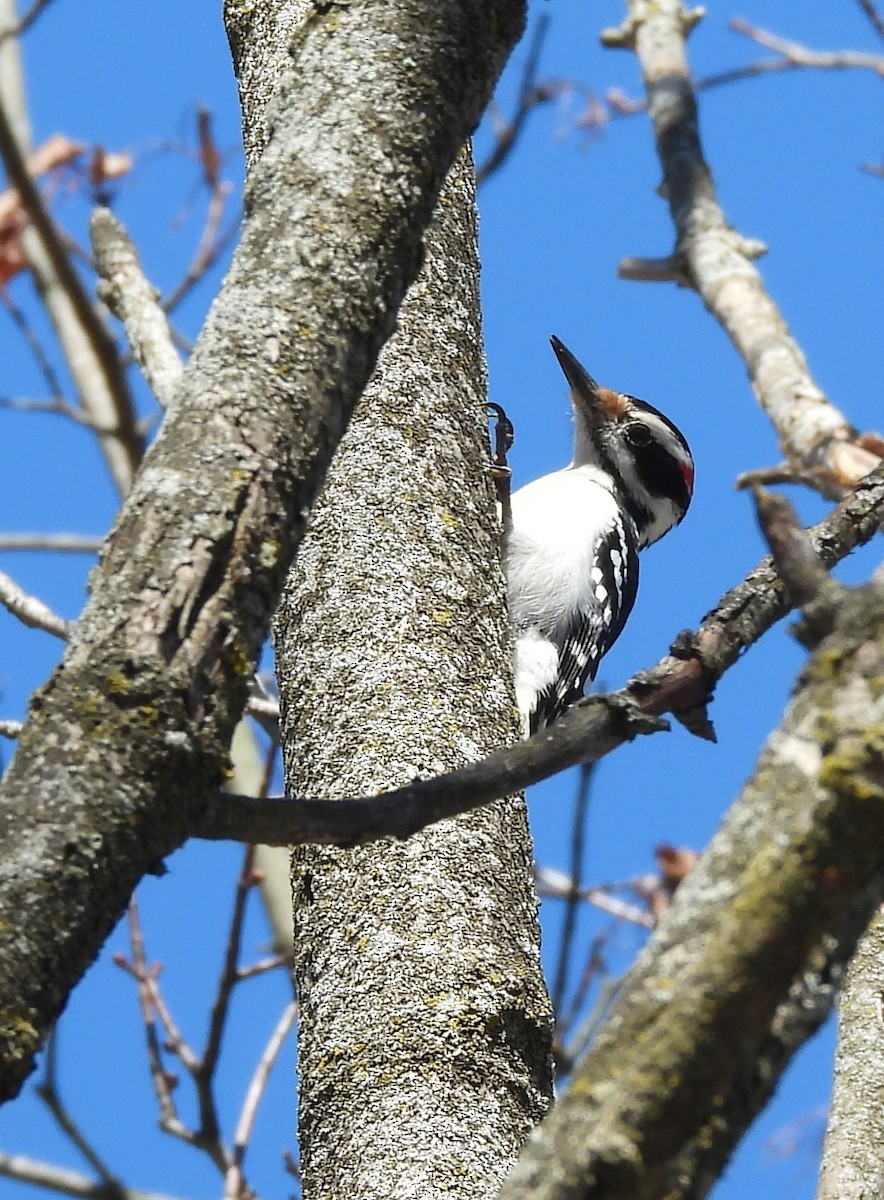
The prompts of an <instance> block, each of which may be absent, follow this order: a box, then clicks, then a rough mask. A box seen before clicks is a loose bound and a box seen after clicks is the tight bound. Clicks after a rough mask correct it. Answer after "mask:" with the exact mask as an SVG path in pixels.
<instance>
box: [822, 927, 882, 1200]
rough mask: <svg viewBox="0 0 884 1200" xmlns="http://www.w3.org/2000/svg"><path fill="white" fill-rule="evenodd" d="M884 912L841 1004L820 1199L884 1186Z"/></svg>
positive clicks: (875, 1193)
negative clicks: (883, 1007) (883, 1009)
mask: <svg viewBox="0 0 884 1200" xmlns="http://www.w3.org/2000/svg"><path fill="white" fill-rule="evenodd" d="M882 1006H884V915H882V913H880V912H878V913H877V914H876V915H875V917H874V919H873V920H872V923H871V925H870V926H869V928H868V930H867V931H866V933H865V935H864V936H863V938H862V940H861V941H860V943H859V945H858V946H857V948H856V954H855V955H854V957H853V961H852V962H851V964H850V969H849V971H848V972H847V979H846V981H845V984H844V992H843V994H842V996H841V1001H840V1004H839V1007H838V1047H837V1050H836V1053H835V1081H834V1085H833V1088H832V1106H831V1110H830V1112H829V1122H828V1126H827V1128H826V1141H825V1145H824V1146H823V1161H822V1167H821V1170H820V1179H819V1186H818V1187H817V1193H816V1194H817V1200H871V1198H872V1197H875V1198H877V1197H880V1196H881V1195H882V1192H884V1011H882Z"/></svg>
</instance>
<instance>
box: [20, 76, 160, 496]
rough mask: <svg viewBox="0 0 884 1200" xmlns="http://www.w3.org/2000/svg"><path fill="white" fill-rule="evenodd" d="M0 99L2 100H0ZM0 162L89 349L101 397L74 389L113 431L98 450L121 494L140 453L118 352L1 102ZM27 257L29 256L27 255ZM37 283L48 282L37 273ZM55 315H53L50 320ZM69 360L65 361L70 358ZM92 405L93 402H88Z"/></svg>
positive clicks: (48, 271)
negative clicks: (30, 168)
mask: <svg viewBox="0 0 884 1200" xmlns="http://www.w3.org/2000/svg"><path fill="white" fill-rule="evenodd" d="M0 99H2V97H0ZM0 158H2V160H3V165H4V167H5V169H6V175H7V179H8V181H9V184H10V186H11V187H13V188H15V190H16V191H17V192H18V195H19V198H20V199H21V203H22V205H23V206H24V208H25V210H26V212H27V214H28V218H29V220H30V223H31V226H32V228H33V231H34V234H35V236H36V239H37V242H38V243H39V246H40V249H41V252H42V254H43V255H44V256H45V260H46V261H45V272H44V274H45V275H47V276H51V277H53V278H54V280H55V281H56V282H57V285H58V289H59V292H60V294H61V295H63V297H64V299H65V303H66V305H67V306H68V307H69V311H70V315H71V317H72V318H73V320H74V321H75V322H76V324H77V327H78V334H82V335H83V338H84V339H85V340H84V341H83V343H82V344H83V349H84V350H86V349H87V348H88V351H89V353H90V354H91V356H92V358H93V359H94V362H95V365H96V367H97V370H98V373H99V376H100V380H101V398H100V400H99V397H98V395H97V393H96V394H95V395H94V396H93V395H92V393H91V391H90V388H89V387H85V386H81V384H78V388H79V390H80V393H81V400H82V401H83V405H84V407H85V408H86V409H87V411H88V412H89V414H90V416H91V417H92V419H93V420H94V421H95V422H96V424H97V425H99V426H101V427H104V426H106V425H112V426H113V431H114V432H113V434H112V435H111V434H105V435H103V436H102V446H103V449H104V450H105V452H106V454H107V456H108V461H109V463H110V464H111V466H112V468H113V470H114V475H115V478H116V480H117V483H118V485H119V486H120V488H121V490H125V489H126V487H127V486H128V483H129V482H130V481H131V478H132V475H133V474H134V472H135V470H136V468H137V466H138V464H139V463H140V461H141V458H142V455H143V453H144V439H143V437H142V435H141V433H140V432H139V429H138V422H137V419H136V415H135V405H134V402H133V399H132V396H131V393H130V391H129V386H128V384H127V382H126V377H125V374H124V372H123V368H122V366H121V364H120V359H119V354H118V352H117V347H116V345H115V344H114V340H113V338H112V337H111V336H110V334H109V333H108V331H107V329H106V328H105V326H104V323H103V322H102V320H101V318H100V317H99V315H98V312H97V311H96V309H95V307H94V305H93V304H92V301H91V300H90V298H89V296H88V294H87V292H86V289H85V287H84V285H83V283H82V281H81V279H80V277H79V275H78V274H77V272H76V270H75V269H74V267H73V264H72V263H71V259H70V256H69V255H68V253H67V251H66V249H65V247H64V244H63V242H62V239H61V237H60V235H59V232H58V229H57V227H56V225H55V222H54V220H53V218H52V216H51V214H50V213H49V210H48V209H47V207H46V205H45V204H44V201H43V197H42V195H41V194H40V190H39V188H38V187H37V186H36V184H35V183H34V180H33V179H32V178H31V175H30V173H29V172H28V169H27V165H26V162H25V156H24V155H23V153H22V149H21V147H20V146H19V144H18V141H17V139H16V135H15V132H14V131H13V127H12V122H11V119H10V114H9V113H8V112H7V110H6V107H5V105H4V104H3V103H2V102H0ZM29 257H30V254H29ZM38 283H41V286H42V285H45V284H46V283H47V279H46V278H44V275H43V274H41V275H40V276H39V278H38ZM58 315H59V314H57V313H54V314H53V319H55V318H56V317H57V316H58ZM69 357H70V356H69ZM93 401H94V402H93Z"/></svg>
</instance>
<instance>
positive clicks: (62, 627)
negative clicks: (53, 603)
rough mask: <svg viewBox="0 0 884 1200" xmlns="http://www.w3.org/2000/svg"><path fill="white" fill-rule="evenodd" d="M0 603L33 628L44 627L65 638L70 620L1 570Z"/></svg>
mask: <svg viewBox="0 0 884 1200" xmlns="http://www.w3.org/2000/svg"><path fill="white" fill-rule="evenodd" d="M0 604H2V605H3V607H4V608H5V609H7V611H8V612H11V613H12V615H13V616H14V617H18V619H19V620H20V621H21V622H22V624H23V625H27V626H29V628H31V629H42V630H43V631H44V632H45V633H51V634H53V635H54V636H55V637H57V638H61V639H62V640H64V639H65V638H66V637H67V636H68V630H69V629H70V625H71V623H70V621H66V620H65V619H64V617H60V616H59V615H58V613H55V612H53V611H52V609H51V608H50V607H49V605H48V604H44V603H43V601H42V600H40V599H39V598H38V597H37V596H31V595H29V594H28V593H27V592H26V591H24V590H23V589H22V588H20V587H19V585H18V584H17V583H16V582H15V580H13V579H10V577H9V576H8V575H7V574H6V573H5V572H3V571H0Z"/></svg>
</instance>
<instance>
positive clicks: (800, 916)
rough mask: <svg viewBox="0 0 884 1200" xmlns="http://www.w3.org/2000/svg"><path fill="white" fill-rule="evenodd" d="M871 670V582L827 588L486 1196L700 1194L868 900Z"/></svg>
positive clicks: (838, 962) (875, 603)
mask: <svg viewBox="0 0 884 1200" xmlns="http://www.w3.org/2000/svg"><path fill="white" fill-rule="evenodd" d="M882 671H884V589H882V588H881V587H880V586H878V585H876V584H871V585H867V586H866V587H863V588H858V589H854V590H848V589H843V595H842V600H841V603H840V605H839V609H838V613H837V618H836V626H835V630H834V632H833V633H832V634H831V635H830V636H829V637H827V638H826V639H825V640H823V641H822V642H821V644H820V646H819V649H818V650H817V651H816V652H815V653H814V654H813V655H812V656H811V658H810V659H809V661H808V663H807V664H806V666H805V668H804V670H803V671H802V672H801V675H800V677H799V681H798V684H797V686H796V689H795V691H794V693H793V696H792V699H791V701H790V703H789V706H788V708H787V710H786V714H785V716H784V719H783V722H782V724H781V725H780V727H779V729H777V730H775V731H774V733H773V734H772V735H771V737H770V738H769V739H768V742H767V744H766V746H765V748H764V750H763V752H762V755H761V758H760V759H759V762H758V764H757V767H756V770H755V773H754V775H753V778H752V779H751V780H750V782H749V783H748V785H747V786H746V788H745V790H744V792H743V794H742V795H741V797H740V798H739V800H738V801H737V803H736V804H735V805H734V807H733V808H732V810H731V812H730V813H729V814H728V816H727V818H726V819H725V822H724V824H723V826H722V828H721V829H720V830H719V832H718V833H717V834H716V836H715V838H714V839H713V842H712V844H711V845H710V847H709V849H708V850H707V851H706V853H705V854H704V855H703V856H702V858H701V859H700V860H699V862H698V863H697V865H696V867H695V868H694V870H693V871H692V872H691V873H690V875H689V876H688V878H687V879H686V880H685V882H684V883H683V884H682V885H681V886H680V888H679V889H678V892H677V893H676V896H675V900H674V902H673V905H672V907H671V908H670V909H669V911H668V912H667V914H666V916H665V917H664V920H663V922H662V923H661V925H660V927H659V929H658V931H657V933H656V934H655V936H654V937H653V938H652V939H651V941H650V942H649V944H648V946H647V948H646V950H645V951H644V952H643V954H642V955H641V956H640V958H639V960H638V962H637V963H636V965H635V967H634V968H633V970H632V971H631V972H630V973H629V975H628V976H627V978H626V980H625V981H624V983H623V988H622V991H621V994H620V998H619V999H618V1001H617V1004H616V1005H615V1007H614V1009H613V1011H612V1013H611V1016H610V1018H609V1020H608V1022H607V1023H606V1025H605V1027H604V1029H603V1030H602V1032H601V1034H600V1035H599V1037H598V1039H597V1041H596V1042H595V1044H594V1045H593V1047H592V1049H591V1050H590V1051H589V1053H588V1054H587V1055H586V1057H585V1058H584V1059H583V1060H582V1062H581V1063H580V1064H579V1066H578V1068H577V1071H576V1073H575V1078H574V1083H573V1084H572V1086H571V1088H570V1089H569V1091H568V1092H567V1093H566V1095H565V1096H564V1098H563V1099H562V1100H561V1101H560V1102H559V1104H558V1106H557V1107H556V1108H555V1109H554V1110H553V1113H552V1114H551V1116H550V1117H549V1118H548V1119H547V1121H546V1122H545V1123H544V1125H543V1126H542V1127H541V1131H540V1134H539V1135H536V1136H535V1137H534V1138H533V1139H532V1140H531V1141H530V1142H529V1143H528V1146H527V1147H526V1150H525V1152H524V1154H523V1155H522V1158H521V1159H520V1161H519V1163H518V1164H517V1166H516V1168H515V1169H514V1171H513V1172H512V1174H511V1175H510V1177H509V1179H508V1180H507V1183H506V1185H505V1186H504V1188H503V1190H502V1191H501V1193H500V1197H501V1200H516V1197H518V1200H602V1198H603V1197H604V1200H627V1198H629V1200H631V1198H633V1197H635V1196H662V1195H665V1196H667V1197H671V1198H672V1200H676V1198H678V1200H688V1198H690V1200H694V1198H698V1200H699V1198H700V1197H702V1196H705V1195H706V1193H707V1192H708V1190H709V1187H710V1186H711V1184H712V1183H713V1182H714V1180H715V1179H716V1177H717V1176H718V1174H719V1173H720V1170H721V1168H722V1166H723V1165H724V1163H725V1162H726V1161H727V1159H728V1157H729V1155H730V1153H731V1151H732V1149H733V1147H734V1145H735V1143H736V1141H737V1140H738V1138H739V1137H740V1136H741V1134H742V1133H743V1132H744V1130H745V1128H746V1126H747V1125H748V1123H749V1121H751V1119H752V1118H753V1117H754V1116H755V1115H756V1114H757V1112H758V1111H759V1109H760V1107H761V1106H762V1104H763V1103H764V1102H766V1100H767V1099H768V1098H769V1096H770V1093H771V1091H772V1090H773V1087H774V1085H775V1083H776V1080H777V1078H778V1077H779V1075H780V1073H781V1072H782V1070H783V1068H784V1066H785V1065H786V1063H787V1062H788V1061H789V1059H790V1058H791V1055H792V1054H793V1053H794V1051H795V1050H796V1049H797V1047H798V1046H799V1045H800V1044H801V1043H802V1042H803V1041H804V1040H805V1038H806V1037H807V1036H808V1035H809V1033H810V1032H812V1031H813V1030H814V1029H815V1028H816V1027H817V1026H818V1024H819V1022H820V1021H821V1020H822V1019H823V1017H824V1016H825V1014H826V1012H827V1011H828V1009H829V1007H830V1006H831V1002H832V997H833V994H834V991H835V988H836V986H837V981H838V978H839V976H840V973H841V972H842V971H843V968H844V965H845V963H846V962H847V960H848V958H849V957H850V955H851V953H852V951H853V947H854V945H855V944H856V940H857V938H858V937H859V936H860V934H861V932H862V930H863V928H864V927H865V924H866V922H867V921H868V919H869V917H870V916H871V914H872V912H873V911H874V910H875V908H876V906H877V905H878V904H879V903H880V901H881V899H882V896H884V872H882V865H881V855H880V845H881V839H882V838H884V789H882V784H881V755H882V746H881V739H880V730H881V729H882V727H884V725H882V722H884V695H882V693H881V688H880V678H881V674H882ZM615 1081H616V1082H615Z"/></svg>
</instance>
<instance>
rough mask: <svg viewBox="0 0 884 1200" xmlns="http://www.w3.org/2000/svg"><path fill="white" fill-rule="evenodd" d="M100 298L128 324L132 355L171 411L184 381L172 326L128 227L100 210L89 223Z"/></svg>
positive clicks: (106, 209)
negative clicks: (182, 380)
mask: <svg viewBox="0 0 884 1200" xmlns="http://www.w3.org/2000/svg"><path fill="white" fill-rule="evenodd" d="M90 231H91V234H92V248H93V251H94V254H95V267H96V270H97V271H98V274H99V275H100V276H101V282H100V283H99V285H98V294H99V296H100V297H101V298H102V300H104V302H105V303H106V304H107V306H108V308H109V309H110V310H111V312H112V313H113V314H114V316H116V317H119V319H120V320H121V321H122V322H123V328H124V329H125V331H126V337H127V338H128V339H129V345H130V346H131V347H132V352H133V354H134V355H135V358H136V360H137V362H138V364H139V366H140V367H141V370H142V372H143V373H144V378H145V379H146V381H147V384H148V386H149V387H150V389H151V391H152V392H153V394H154V395H155V396H156V398H157V402H158V403H159V405H160V406H161V407H162V408H168V407H169V405H170V404H171V403H172V400H173V398H174V395H175V389H176V387H177V386H178V381H179V380H180V378H181V371H182V365H181V359H180V358H179V357H178V352H177V350H176V349H175V346H174V344H173V342H172V335H171V331H170V329H169V322H168V320H167V318H166V314H165V313H164V312H163V310H162V308H161V307H160V305H159V303H158V299H157V297H158V293H157V292H156V290H155V289H154V288H153V287H152V286H151V284H150V283H149V282H148V280H147V277H146V276H145V274H144V271H143V270H142V268H141V263H140V262H139V260H138V252H137V251H136V249H135V245H134V243H133V242H132V239H131V238H130V237H129V234H128V233H127V231H126V228H125V226H124V225H123V223H122V221H120V220H119V218H118V217H115V216H114V215H113V213H112V212H111V211H110V209H108V208H97V209H95V211H94V212H93V214H92V220H91V222H90Z"/></svg>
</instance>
